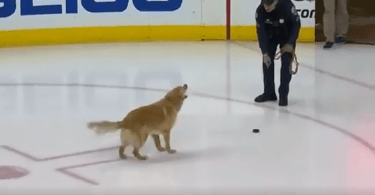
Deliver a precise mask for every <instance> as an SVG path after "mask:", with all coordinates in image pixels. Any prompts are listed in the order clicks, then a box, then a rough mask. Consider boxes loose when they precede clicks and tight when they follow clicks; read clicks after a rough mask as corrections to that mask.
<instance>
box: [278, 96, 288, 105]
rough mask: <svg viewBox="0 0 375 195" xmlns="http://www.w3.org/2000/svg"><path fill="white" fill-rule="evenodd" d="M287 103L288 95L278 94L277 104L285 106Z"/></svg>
mask: <svg viewBox="0 0 375 195" xmlns="http://www.w3.org/2000/svg"><path fill="white" fill-rule="evenodd" d="M287 105H288V97H287V96H280V101H279V106H287Z"/></svg>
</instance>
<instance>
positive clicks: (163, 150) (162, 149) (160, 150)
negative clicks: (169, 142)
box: [158, 147, 167, 152]
mask: <svg viewBox="0 0 375 195" xmlns="http://www.w3.org/2000/svg"><path fill="white" fill-rule="evenodd" d="M166 150H167V149H165V148H163V147H161V148H158V151H159V152H165V151H166Z"/></svg>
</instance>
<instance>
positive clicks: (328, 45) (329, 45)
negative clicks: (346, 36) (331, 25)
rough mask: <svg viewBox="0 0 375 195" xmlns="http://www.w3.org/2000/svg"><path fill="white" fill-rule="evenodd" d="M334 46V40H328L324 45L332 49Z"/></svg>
mask: <svg viewBox="0 0 375 195" xmlns="http://www.w3.org/2000/svg"><path fill="white" fill-rule="evenodd" d="M332 46H333V42H326V44H325V45H324V49H330V48H332Z"/></svg>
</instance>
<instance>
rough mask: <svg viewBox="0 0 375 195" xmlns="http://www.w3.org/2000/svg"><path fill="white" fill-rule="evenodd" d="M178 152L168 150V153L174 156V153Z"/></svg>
mask: <svg viewBox="0 0 375 195" xmlns="http://www.w3.org/2000/svg"><path fill="white" fill-rule="evenodd" d="M176 152H177V151H176V150H168V153H169V154H174V153H176Z"/></svg>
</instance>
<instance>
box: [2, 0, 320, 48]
mask: <svg viewBox="0 0 375 195" xmlns="http://www.w3.org/2000/svg"><path fill="white" fill-rule="evenodd" d="M12 1H15V7H14V6H13V7H12V4H10V3H9V2H12ZM293 2H294V3H295V5H296V7H297V11H298V12H299V13H300V15H301V16H302V17H301V21H302V29H301V33H300V37H299V41H300V42H314V40H315V36H314V31H315V30H314V29H315V27H314V26H315V14H313V12H315V3H314V2H309V1H302V2H300V1H293ZM258 5H259V1H258V0H232V1H230V0H204V1H203V0H189V1H187V0H168V1H166V0H163V1H157V0H152V1H151V0H110V1H109V0H98V1H93V0H81V1H75V0H67V1H65V0H53V1H45V0H9V1H7V2H6V3H4V6H3V8H2V9H1V10H0V24H1V25H0V47H8V46H28V45H49V44H69V43H90V42H97V43H100V42H119V41H168V40H180V41H189V40H192V41H197V40H225V39H227V33H230V38H231V39H232V40H250V41H256V40H257V36H256V31H255V10H256V8H257V6H258ZM229 9H230V11H229Z"/></svg>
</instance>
